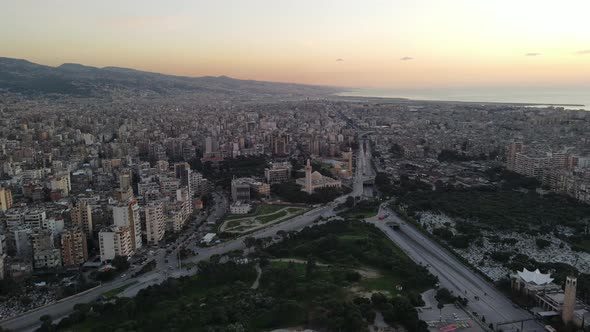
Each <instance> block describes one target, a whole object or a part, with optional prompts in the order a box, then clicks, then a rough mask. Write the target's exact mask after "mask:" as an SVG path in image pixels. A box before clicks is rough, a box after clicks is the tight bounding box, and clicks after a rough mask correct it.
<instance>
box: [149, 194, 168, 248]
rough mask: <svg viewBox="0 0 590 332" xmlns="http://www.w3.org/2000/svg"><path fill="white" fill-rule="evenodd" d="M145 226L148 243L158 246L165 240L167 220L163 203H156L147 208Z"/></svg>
mask: <svg viewBox="0 0 590 332" xmlns="http://www.w3.org/2000/svg"><path fill="white" fill-rule="evenodd" d="M145 226H146V231H147V241H148V243H150V244H155V245H157V244H158V243H160V241H162V240H163V239H164V234H165V233H166V219H165V218H164V207H163V204H162V203H159V202H155V203H151V204H149V205H147V206H146V207H145Z"/></svg>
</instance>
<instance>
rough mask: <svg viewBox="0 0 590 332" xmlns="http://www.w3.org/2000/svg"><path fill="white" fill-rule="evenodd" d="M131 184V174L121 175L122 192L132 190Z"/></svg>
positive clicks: (120, 186)
mask: <svg viewBox="0 0 590 332" xmlns="http://www.w3.org/2000/svg"><path fill="white" fill-rule="evenodd" d="M131 182H132V180H131V176H130V175H129V173H123V174H121V175H119V189H121V191H127V190H129V188H131V185H132V183H131Z"/></svg>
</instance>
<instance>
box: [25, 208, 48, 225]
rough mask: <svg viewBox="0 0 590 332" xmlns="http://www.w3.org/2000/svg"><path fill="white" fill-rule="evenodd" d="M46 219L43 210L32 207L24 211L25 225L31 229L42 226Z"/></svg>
mask: <svg viewBox="0 0 590 332" xmlns="http://www.w3.org/2000/svg"><path fill="white" fill-rule="evenodd" d="M46 219H47V215H46V213H45V210H41V209H32V210H28V211H26V212H25V225H26V226H28V227H29V228H31V229H36V228H43V225H44V224H45V223H46V222H45V220H46Z"/></svg>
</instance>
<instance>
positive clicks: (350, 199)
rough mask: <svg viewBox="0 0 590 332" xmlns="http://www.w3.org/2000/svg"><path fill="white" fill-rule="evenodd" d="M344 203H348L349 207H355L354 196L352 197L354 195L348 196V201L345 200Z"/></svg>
mask: <svg viewBox="0 0 590 332" xmlns="http://www.w3.org/2000/svg"><path fill="white" fill-rule="evenodd" d="M344 205H346V207H347V208H351V207H353V206H354V197H352V196H348V197H346V202H344Z"/></svg>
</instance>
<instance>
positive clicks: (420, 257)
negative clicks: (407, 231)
mask: <svg viewBox="0 0 590 332" xmlns="http://www.w3.org/2000/svg"><path fill="white" fill-rule="evenodd" d="M386 227H387V226H386ZM379 228H381V229H382V230H383V231H385V232H386V233H387V235H388V237H390V239H392V240H393V241H394V242H395V243H397V244H398V246H399V247H400V248H403V250H404V252H406V254H407V255H408V256H409V257H410V258H412V259H413V260H414V261H416V262H419V263H422V264H425V265H428V266H429V268H428V270H429V271H430V272H431V273H432V274H433V275H435V276H437V277H438V279H439V283H440V284H441V285H442V286H443V287H445V288H447V289H449V290H450V291H452V292H453V293H454V294H456V295H461V294H463V293H462V292H463V290H464V289H465V288H469V286H468V285H467V282H466V281H465V280H464V279H463V278H461V277H460V276H458V275H455V274H454V273H453V271H452V269H449V268H448V266H447V265H446V264H444V263H441V262H440V258H438V257H436V256H434V255H432V253H430V252H429V251H428V250H424V249H420V248H416V247H415V246H414V244H412V243H411V242H410V241H408V240H407V239H403V238H402V237H401V236H399V235H397V234H395V233H394V232H395V231H393V230H391V229H389V227H387V229H385V228H383V227H379ZM469 289H471V288H469ZM463 296H464V294H463ZM469 300H470V302H469V304H468V308H469V310H471V311H475V312H477V313H478V314H480V315H482V314H483V315H484V316H486V318H487V321H496V322H497V321H505V320H508V319H506V317H504V316H503V315H502V313H499V312H497V311H496V310H494V309H493V307H491V306H489V305H487V303H485V302H480V303H477V302H478V301H474V299H473V298H470V299H469Z"/></svg>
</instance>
